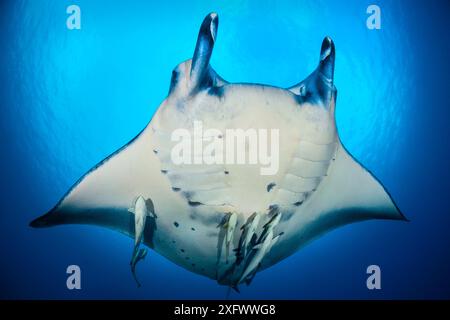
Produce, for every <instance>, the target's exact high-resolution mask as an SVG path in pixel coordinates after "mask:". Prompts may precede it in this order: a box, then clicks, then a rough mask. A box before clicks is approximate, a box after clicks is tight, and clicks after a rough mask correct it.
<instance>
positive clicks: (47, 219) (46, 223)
mask: <svg viewBox="0 0 450 320" xmlns="http://www.w3.org/2000/svg"><path fill="white" fill-rule="evenodd" d="M55 211H56V210H55V209H52V210H50V211H49V212H47V213H46V214H44V215H42V216H40V217H38V218H36V219H34V220H32V221H31V222H30V223H29V224H28V225H29V226H30V227H32V228H46V227H50V226H52V225H53V223H51V221H52V219H53V217H54V214H55Z"/></svg>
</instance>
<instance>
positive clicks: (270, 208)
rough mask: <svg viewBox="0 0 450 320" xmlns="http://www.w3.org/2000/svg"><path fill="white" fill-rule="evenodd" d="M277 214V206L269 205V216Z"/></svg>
mask: <svg viewBox="0 0 450 320" xmlns="http://www.w3.org/2000/svg"><path fill="white" fill-rule="evenodd" d="M277 212H278V205H277V204H271V205H270V206H269V214H270V215H273V214H275V213H277Z"/></svg>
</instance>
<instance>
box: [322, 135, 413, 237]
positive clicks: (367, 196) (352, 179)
mask: <svg viewBox="0 0 450 320" xmlns="http://www.w3.org/2000/svg"><path fill="white" fill-rule="evenodd" d="M320 188H321V190H320V200H318V201H314V210H315V211H316V212H318V213H319V215H318V218H317V221H318V227H319V225H320V227H319V228H324V230H325V229H327V228H335V227H338V226H341V225H345V224H348V223H352V222H356V221H363V220H368V219H392V220H407V219H406V218H405V216H404V215H403V214H402V213H401V212H400V210H399V209H398V207H397V205H396V204H395V203H394V201H393V200H392V198H391V196H390V195H389V193H388V192H387V190H386V189H385V188H384V187H383V185H382V184H381V183H380V182H379V181H378V180H377V179H376V178H375V177H374V176H373V175H372V174H371V173H370V172H369V171H368V170H367V169H365V168H364V167H363V166H362V165H360V164H359V163H358V162H357V161H356V160H355V159H354V158H353V157H352V156H351V155H350V154H349V153H348V152H347V151H346V150H345V148H344V147H343V146H342V144H340V143H339V144H338V147H337V151H336V156H335V158H334V160H333V162H332V164H331V165H330V169H329V172H328V175H327V177H326V178H325V179H324V180H323V183H322V184H321V185H320ZM322 200H323V201H322ZM325 200H326V201H325ZM319 222H320V223H319Z"/></svg>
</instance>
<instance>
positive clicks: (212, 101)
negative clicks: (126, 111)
mask: <svg viewBox="0 0 450 320" xmlns="http://www.w3.org/2000/svg"><path fill="white" fill-rule="evenodd" d="M217 27H218V17H217V15H216V14H214V13H212V14H209V15H208V16H207V17H206V18H205V20H204V21H203V23H202V25H201V27H200V32H199V36H198V40H197V45H196V48H195V52H194V56H193V58H192V59H190V60H187V61H185V62H183V63H181V64H179V65H178V66H177V67H176V68H175V69H174V71H173V75H172V81H171V85H170V92H169V95H168V97H167V98H166V99H165V100H164V102H163V103H162V104H161V106H160V107H159V109H158V111H157V112H156V114H155V115H154V117H153V119H152V120H151V122H150V123H149V125H148V126H147V127H146V128H145V129H144V130H143V131H142V132H141V133H140V134H139V135H138V136H137V137H136V138H135V139H133V140H132V141H131V142H130V143H129V144H127V145H126V146H124V147H123V148H122V149H120V150H118V151H117V152H115V153H114V154H112V155H111V156H110V157H108V158H107V159H105V160H103V161H102V162H101V163H100V164H99V165H97V166H96V167H95V168H93V169H92V170H91V171H89V172H88V173H87V174H86V175H85V176H83V177H82V178H81V179H80V180H79V181H78V182H77V183H76V184H75V186H74V187H73V188H72V189H71V190H70V191H69V192H68V193H67V194H66V195H65V196H64V197H63V198H62V199H61V201H60V202H59V203H58V204H57V205H56V206H55V207H54V208H53V209H52V210H51V211H50V212H49V213H47V214H45V215H43V216H42V217H40V218H38V219H36V220H34V221H33V222H31V226H33V227H49V226H55V225H60V224H93V225H98V226H103V227H108V228H111V229H115V230H117V231H119V232H122V233H124V234H126V235H128V236H130V237H133V238H136V240H135V250H134V254H133V259H132V267H133V268H134V265H135V263H136V262H137V261H138V260H139V259H140V258H142V257H143V256H145V254H144V252H143V251H138V247H139V244H140V242H141V239H142V240H143V242H144V244H145V245H147V246H148V247H150V248H152V249H153V250H155V251H156V252H158V253H160V254H161V255H163V256H165V257H167V258H168V259H170V260H172V261H173V262H175V263H176V264H178V265H180V266H183V267H184V268H186V269H188V270H191V271H193V272H195V273H198V274H202V275H205V276H207V277H209V278H212V279H215V280H217V281H218V282H219V283H221V284H224V285H228V286H232V287H235V288H236V287H237V285H238V284H240V283H243V282H246V283H247V284H248V283H250V281H251V280H252V279H253V277H254V275H255V274H256V273H257V272H258V271H260V270H262V269H264V268H267V267H270V266H271V265H273V264H275V263H277V262H278V261H280V260H282V259H284V258H286V257H287V256H289V255H291V254H293V253H294V252H296V251H297V250H298V249H299V248H301V247H302V246H304V245H305V244H306V243H308V242H309V241H311V240H312V239H314V238H316V237H318V236H320V235H322V234H324V233H325V232H327V231H330V230H332V229H334V228H336V227H338V226H341V225H345V224H348V223H352V222H356V221H362V220H367V219H398V220H404V219H405V218H404V217H403V215H402V214H401V213H400V211H399V210H398V208H397V207H396V205H395V204H394V202H393V201H392V199H391V197H390V196H389V194H388V193H387V192H386V190H385V189H384V188H383V186H382V185H381V184H380V183H379V182H378V181H377V180H376V179H375V178H374V177H373V176H372V175H371V174H370V173H369V172H368V171H367V170H365V169H364V168H363V167H362V166H361V165H360V164H358V163H357V162H356V161H355V160H354V159H353V158H352V157H351V155H349V153H348V152H347V151H346V150H345V148H344V147H343V145H342V144H341V142H340V139H339V136H338V134H337V130H336V125H335V116H334V113H335V102H336V88H335V86H334V84H333V73H334V58H335V49H334V44H333V42H332V41H331V39H330V38H325V39H324V41H323V44H322V48H321V53H320V61H319V65H318V67H317V69H316V70H315V71H314V72H313V73H312V74H311V75H310V76H309V77H307V78H306V79H305V80H304V81H302V82H300V83H299V84H298V85H296V86H293V87H291V88H287V89H282V88H275V87H272V86H265V85H256V84H230V83H228V82H226V81H225V80H223V79H222V78H220V77H219V76H218V75H217V74H216V73H215V71H214V70H213V69H212V68H211V66H210V64H209V60H210V57H211V54H212V49H213V46H214V42H215V40H216V32H217ZM199 122H201V124H202V126H203V128H204V129H206V128H214V129H215V131H209V132H213V133H216V134H214V135H212V136H209V137H204V136H202V137H201V138H200V139H201V140H202V141H197V142H199V143H202V142H204V141H203V140H208V141H211V140H213V139H217V140H222V141H225V140H226V139H227V137H228V136H227V132H229V131H228V130H230V129H235V130H244V131H245V130H248V129H252V130H256V132H262V131H258V130H266V131H264V132H271V130H276V132H277V136H276V137H277V139H278V140H277V141H276V142H277V148H279V156H278V157H277V159H276V161H277V168H276V169H277V170H275V171H274V172H272V173H271V174H261V164H255V163H237V164H236V163H231V162H226V161H216V162H212V163H208V164H206V163H205V162H196V163H193V164H189V163H182V164H179V163H174V161H173V152H172V151H173V150H174V148H175V145H176V143H175V142H174V141H173V132H175V131H176V130H178V129H180V128H182V129H183V130H184V131H183V132H185V133H189V134H192V136H194V140H193V144H195V143H197V142H196V141H195V132H194V131H195V130H197V129H196V127H195V126H196V123H199ZM272 139H273V137H272ZM226 151H228V150H226ZM195 152H196V151H195V149H194V151H192V156H194V157H195V156H196V155H195ZM223 152H225V151H223ZM250 152H251V150H250V148H249V147H248V146H247V147H246V148H245V149H244V153H245V156H249V153H250ZM217 153H220V151H218V150H215V153H214V154H212V156H214V157H217V158H219V159H220V158H221V156H222V155H221V154H217ZM222 159H223V158H222ZM130 208H131V209H130ZM139 252H140V253H139ZM133 270H134V269H133Z"/></svg>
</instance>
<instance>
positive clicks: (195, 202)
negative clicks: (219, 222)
mask: <svg viewBox="0 0 450 320" xmlns="http://www.w3.org/2000/svg"><path fill="white" fill-rule="evenodd" d="M188 204H189V205H190V206H191V207H198V206H201V205H203V203H201V202H198V201H190V200H189V201H188Z"/></svg>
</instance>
